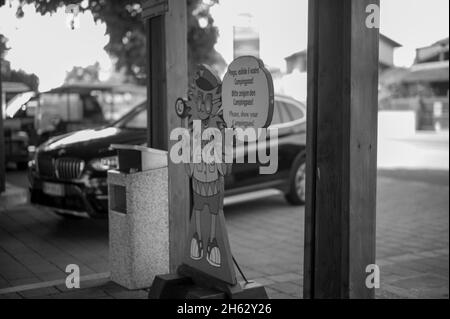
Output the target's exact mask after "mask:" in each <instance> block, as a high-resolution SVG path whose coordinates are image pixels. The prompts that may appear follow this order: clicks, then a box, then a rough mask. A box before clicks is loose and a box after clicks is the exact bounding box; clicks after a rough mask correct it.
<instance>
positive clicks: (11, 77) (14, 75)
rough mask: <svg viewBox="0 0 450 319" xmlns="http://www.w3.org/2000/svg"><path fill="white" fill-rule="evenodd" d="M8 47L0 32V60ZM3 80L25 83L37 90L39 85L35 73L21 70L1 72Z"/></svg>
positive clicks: (6, 40)
mask: <svg viewBox="0 0 450 319" xmlns="http://www.w3.org/2000/svg"><path fill="white" fill-rule="evenodd" d="M9 49H10V48H9V47H8V39H7V38H6V37H5V36H4V35H3V34H0V61H1V60H4V59H5V56H6V53H7V51H8V50H9ZM2 81H4V82H20V83H24V84H26V85H27V86H28V87H29V88H30V89H31V90H33V91H37V89H38V87H39V78H38V77H37V75H36V74H28V73H26V72H25V71H22V70H10V71H9V72H7V73H6V74H2Z"/></svg>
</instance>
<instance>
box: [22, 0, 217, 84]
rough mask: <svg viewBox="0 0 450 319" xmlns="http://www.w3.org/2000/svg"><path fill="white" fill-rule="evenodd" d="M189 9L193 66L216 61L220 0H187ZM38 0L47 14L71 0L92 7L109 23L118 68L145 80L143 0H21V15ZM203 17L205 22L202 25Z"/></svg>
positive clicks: (82, 7) (110, 46) (37, 6)
mask: <svg viewBox="0 0 450 319" xmlns="http://www.w3.org/2000/svg"><path fill="white" fill-rule="evenodd" d="M186 1H187V10H188V34H187V37H188V61H189V69H190V70H192V69H193V67H194V66H195V65H196V64H198V63H207V64H210V65H212V64H214V63H216V62H218V59H220V55H218V53H217V52H216V51H215V50H214V45H215V43H216V41H217V36H218V31H217V28H216V27H215V26H214V20H213V18H212V17H211V15H210V12H209V9H210V7H211V6H213V5H214V4H216V3H218V0H186ZM24 4H34V7H35V9H36V11H37V12H39V13H41V14H42V15H45V14H47V13H52V12H55V11H56V10H57V9H58V8H60V7H63V6H65V5H69V4H78V5H80V11H81V12H83V11H86V10H89V11H91V12H92V15H93V16H94V19H95V20H96V21H102V22H104V23H105V24H106V28H107V29H106V32H107V34H108V35H109V36H110V41H109V43H108V45H107V46H106V47H105V50H106V51H107V52H108V53H109V54H110V55H111V56H113V57H114V58H116V69H117V70H122V69H125V71H126V74H127V75H128V76H130V77H131V78H132V79H133V80H134V82H136V83H139V84H144V83H145V79H146V60H145V56H146V52H145V50H146V45H145V32H144V24H143V22H142V20H141V16H140V13H141V12H142V7H141V1H140V0H122V1H105V0H88V1H82V0H19V6H18V8H17V14H16V15H17V17H19V18H20V17H22V16H23V15H24V13H23V10H22V6H23V5H24ZM200 21H201V22H202V24H201V25H200Z"/></svg>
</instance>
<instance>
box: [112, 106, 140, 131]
mask: <svg viewBox="0 0 450 319" xmlns="http://www.w3.org/2000/svg"><path fill="white" fill-rule="evenodd" d="M113 126H114V127H117V128H128V129H146V128H147V109H146V107H145V103H142V104H139V105H138V106H136V107H135V108H133V109H132V110H131V111H130V112H128V113H127V114H125V115H124V116H123V117H122V118H121V119H119V120H118V121H117V122H115V123H114V124H113Z"/></svg>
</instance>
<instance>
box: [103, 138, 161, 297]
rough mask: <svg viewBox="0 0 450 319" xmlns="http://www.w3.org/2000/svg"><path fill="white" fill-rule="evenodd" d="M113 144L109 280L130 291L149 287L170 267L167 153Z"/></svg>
mask: <svg viewBox="0 0 450 319" xmlns="http://www.w3.org/2000/svg"><path fill="white" fill-rule="evenodd" d="M112 147H113V148H115V149H117V150H118V156H119V171H109V172H108V191H109V262H110V272H111V280H112V281H114V282H116V283H118V284H119V285H121V286H123V287H126V288H128V289H131V290H134V289H142V288H148V287H150V286H151V284H152V282H153V279H154V278H155V276H156V275H158V274H164V273H168V272H169V208H168V171H167V152H164V151H159V150H155V149H150V148H146V147H141V146H130V145H113V146H112Z"/></svg>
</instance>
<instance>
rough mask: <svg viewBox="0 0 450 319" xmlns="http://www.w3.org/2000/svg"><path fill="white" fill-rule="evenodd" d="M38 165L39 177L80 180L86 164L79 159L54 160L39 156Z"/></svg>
mask: <svg viewBox="0 0 450 319" xmlns="http://www.w3.org/2000/svg"><path fill="white" fill-rule="evenodd" d="M37 164H38V170H39V175H41V176H43V177H52V178H55V177H56V178H58V179H62V180H73V179H79V178H80V177H81V175H82V174H83V170H84V167H85V162H84V161H82V160H79V159H74V158H58V159H53V158H51V157H47V156H39V158H38V163H37Z"/></svg>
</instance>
